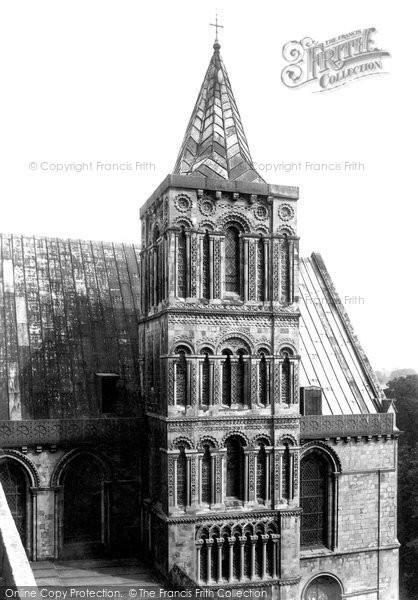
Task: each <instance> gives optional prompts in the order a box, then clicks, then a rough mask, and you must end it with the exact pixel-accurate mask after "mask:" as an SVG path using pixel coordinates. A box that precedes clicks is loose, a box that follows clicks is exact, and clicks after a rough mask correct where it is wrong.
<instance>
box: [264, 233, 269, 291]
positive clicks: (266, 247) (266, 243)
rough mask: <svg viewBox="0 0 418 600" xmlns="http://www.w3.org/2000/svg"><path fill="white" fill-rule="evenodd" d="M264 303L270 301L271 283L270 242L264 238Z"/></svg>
mask: <svg viewBox="0 0 418 600" xmlns="http://www.w3.org/2000/svg"><path fill="white" fill-rule="evenodd" d="M263 241H264V301H265V302H267V301H268V300H270V294H269V282H270V277H269V273H270V269H269V240H268V239H265V238H264V240H263Z"/></svg>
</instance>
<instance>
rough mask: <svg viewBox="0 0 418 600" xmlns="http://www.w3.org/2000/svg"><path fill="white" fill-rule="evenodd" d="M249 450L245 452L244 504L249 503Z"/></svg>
mask: <svg viewBox="0 0 418 600" xmlns="http://www.w3.org/2000/svg"><path fill="white" fill-rule="evenodd" d="M248 452H249V451H248V450H244V489H243V492H244V493H243V496H244V502H248V463H249V460H248Z"/></svg>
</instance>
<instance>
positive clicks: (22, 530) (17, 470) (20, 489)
mask: <svg viewBox="0 0 418 600" xmlns="http://www.w3.org/2000/svg"><path fill="white" fill-rule="evenodd" d="M0 481H1V484H2V486H3V490H4V493H5V496H6V499H7V504H8V505H9V508H10V512H11V513H12V516H13V519H14V521H15V523H16V528H17V530H18V532H19V535H20V539H21V540H22V544H23V546H25V547H26V545H27V527H28V522H27V495H28V478H27V476H26V474H25V472H24V470H23V468H22V467H21V466H20V465H19V464H18V463H17V462H16V461H14V460H9V459H7V458H5V459H2V460H1V461H0Z"/></svg>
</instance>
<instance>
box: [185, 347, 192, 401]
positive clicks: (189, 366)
mask: <svg viewBox="0 0 418 600" xmlns="http://www.w3.org/2000/svg"><path fill="white" fill-rule="evenodd" d="M186 356H187V355H186ZM191 404H192V363H191V359H190V358H186V406H191Z"/></svg>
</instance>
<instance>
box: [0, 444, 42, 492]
mask: <svg viewBox="0 0 418 600" xmlns="http://www.w3.org/2000/svg"><path fill="white" fill-rule="evenodd" d="M3 458H6V459H10V460H13V461H15V462H16V463H19V465H20V466H21V467H22V468H23V470H24V472H25V474H26V476H27V477H28V480H29V485H30V487H41V478H40V476H39V473H38V469H37V468H36V466H35V465H34V463H33V462H32V461H31V460H30V458H28V457H27V456H25V455H24V454H22V453H21V452H19V451H18V450H4V451H2V452H1V453H0V461H1V460H2V459H3Z"/></svg>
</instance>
